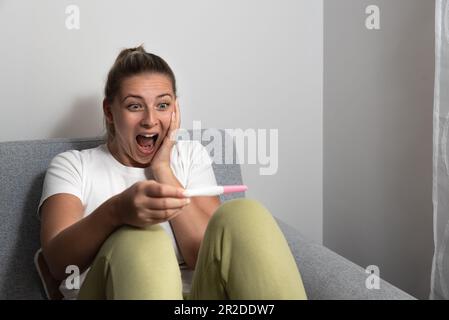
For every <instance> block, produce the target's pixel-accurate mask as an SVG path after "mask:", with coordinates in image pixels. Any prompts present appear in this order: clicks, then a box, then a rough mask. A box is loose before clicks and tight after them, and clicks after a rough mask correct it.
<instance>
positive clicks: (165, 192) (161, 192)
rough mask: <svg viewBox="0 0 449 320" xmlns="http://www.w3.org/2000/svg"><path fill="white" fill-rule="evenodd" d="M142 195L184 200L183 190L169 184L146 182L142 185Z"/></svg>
mask: <svg viewBox="0 0 449 320" xmlns="http://www.w3.org/2000/svg"><path fill="white" fill-rule="evenodd" d="M143 190H144V194H145V195H146V196H148V197H151V198H167V197H168V198H185V196H184V194H183V192H184V189H183V188H179V187H174V186H171V185H169V184H163V183H159V182H157V181H154V180H147V181H146V182H145V183H144V185H143Z"/></svg>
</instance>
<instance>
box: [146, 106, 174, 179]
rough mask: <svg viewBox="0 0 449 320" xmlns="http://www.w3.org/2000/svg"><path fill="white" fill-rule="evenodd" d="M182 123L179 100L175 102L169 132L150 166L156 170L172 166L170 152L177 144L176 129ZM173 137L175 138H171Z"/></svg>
mask: <svg viewBox="0 0 449 320" xmlns="http://www.w3.org/2000/svg"><path fill="white" fill-rule="evenodd" d="M180 123H181V119H180V114H179V105H178V100H176V102H175V110H174V111H173V112H172V114H171V117H170V124H169V127H168V130H167V134H166V135H165V137H164V140H162V144H161V146H160V147H159V150H157V152H156V154H155V155H154V157H153V159H152V160H151V164H150V167H151V169H152V170H153V173H154V172H155V171H163V170H168V169H170V170H171V168H170V154H171V150H172V148H173V146H174V145H175V144H176V140H175V133H176V130H177V129H179V126H180ZM171 138H173V140H172V139H171Z"/></svg>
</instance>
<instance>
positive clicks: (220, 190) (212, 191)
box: [183, 185, 248, 197]
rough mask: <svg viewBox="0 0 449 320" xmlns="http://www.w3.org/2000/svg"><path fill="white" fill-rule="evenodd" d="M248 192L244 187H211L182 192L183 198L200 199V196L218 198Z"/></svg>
mask: <svg viewBox="0 0 449 320" xmlns="http://www.w3.org/2000/svg"><path fill="white" fill-rule="evenodd" d="M246 190H248V187H247V186H245V185H231V186H212V187H203V188H196V189H186V190H185V191H184V192H183V195H184V196H185V197H202V196H218V195H220V194H226V193H234V192H244V191H246Z"/></svg>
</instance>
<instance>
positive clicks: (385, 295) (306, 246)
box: [274, 217, 415, 300]
mask: <svg viewBox="0 0 449 320" xmlns="http://www.w3.org/2000/svg"><path fill="white" fill-rule="evenodd" d="M274 218H275V220H276V221H277V223H278V225H279V227H280V229H281V230H282V232H283V233H284V236H285V238H286V239H287V242H288V244H289V246H290V249H291V250H292V253H293V256H294V257H295V260H296V264H297V265H298V269H299V271H300V273H301V276H302V280H303V283H304V287H305V290H306V293H307V297H308V298H309V299H311V300H323V299H325V300H331V299H344V300H412V299H415V298H414V297H412V296H411V295H409V294H407V293H405V292H404V291H402V290H400V289H398V288H397V287H395V286H393V285H392V284H390V283H388V282H386V281H384V280H382V279H381V282H380V288H379V289H367V288H366V285H365V281H366V279H367V277H368V274H367V273H366V272H365V270H364V269H363V268H362V267H360V266H358V265H356V264H355V263H353V262H351V261H349V260H347V259H345V258H343V257H342V256H340V255H338V254H337V253H335V252H333V251H331V250H329V249H327V248H326V247H324V246H322V245H320V244H317V243H315V242H313V241H310V240H308V239H306V238H304V237H303V236H302V235H301V234H300V233H299V231H297V230H296V229H295V228H293V227H291V226H289V225H288V224H286V223H285V222H283V221H282V220H281V219H279V218H277V217H274Z"/></svg>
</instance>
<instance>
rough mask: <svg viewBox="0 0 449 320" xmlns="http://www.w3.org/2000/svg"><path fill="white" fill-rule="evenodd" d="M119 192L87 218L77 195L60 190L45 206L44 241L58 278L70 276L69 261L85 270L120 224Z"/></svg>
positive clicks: (48, 258) (44, 252) (49, 262)
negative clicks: (117, 209)
mask: <svg viewBox="0 0 449 320" xmlns="http://www.w3.org/2000/svg"><path fill="white" fill-rule="evenodd" d="M116 208H117V196H114V197H111V198H110V199H109V200H107V201H105V202H104V203H103V204H102V205H100V206H99V207H98V208H97V209H96V210H94V211H93V212H92V213H91V214H90V215H88V216H87V217H85V218H83V206H82V204H81V201H80V200H79V199H78V198H77V197H76V196H74V195H71V194H68V193H59V194H56V195H53V196H51V197H49V198H48V199H46V200H45V202H44V203H43V205H42V207H41V220H42V224H41V244H42V251H43V254H44V257H45V260H46V261H47V264H48V266H49V269H50V272H51V273H52V275H53V277H54V278H55V279H57V280H63V279H65V278H66V277H67V274H66V273H65V269H66V267H67V266H68V265H76V266H77V267H78V268H79V270H80V272H83V271H84V270H85V269H86V268H87V267H88V266H89V265H90V264H91V263H92V261H93V259H94V257H95V255H96V253H97V252H98V250H99V249H100V247H101V245H102V244H103V242H104V241H105V240H106V238H107V237H108V236H109V235H110V234H111V233H112V232H113V231H114V230H115V229H116V228H117V227H118V226H119V225H120V224H119V222H118V221H117V219H116V215H115V210H116Z"/></svg>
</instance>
